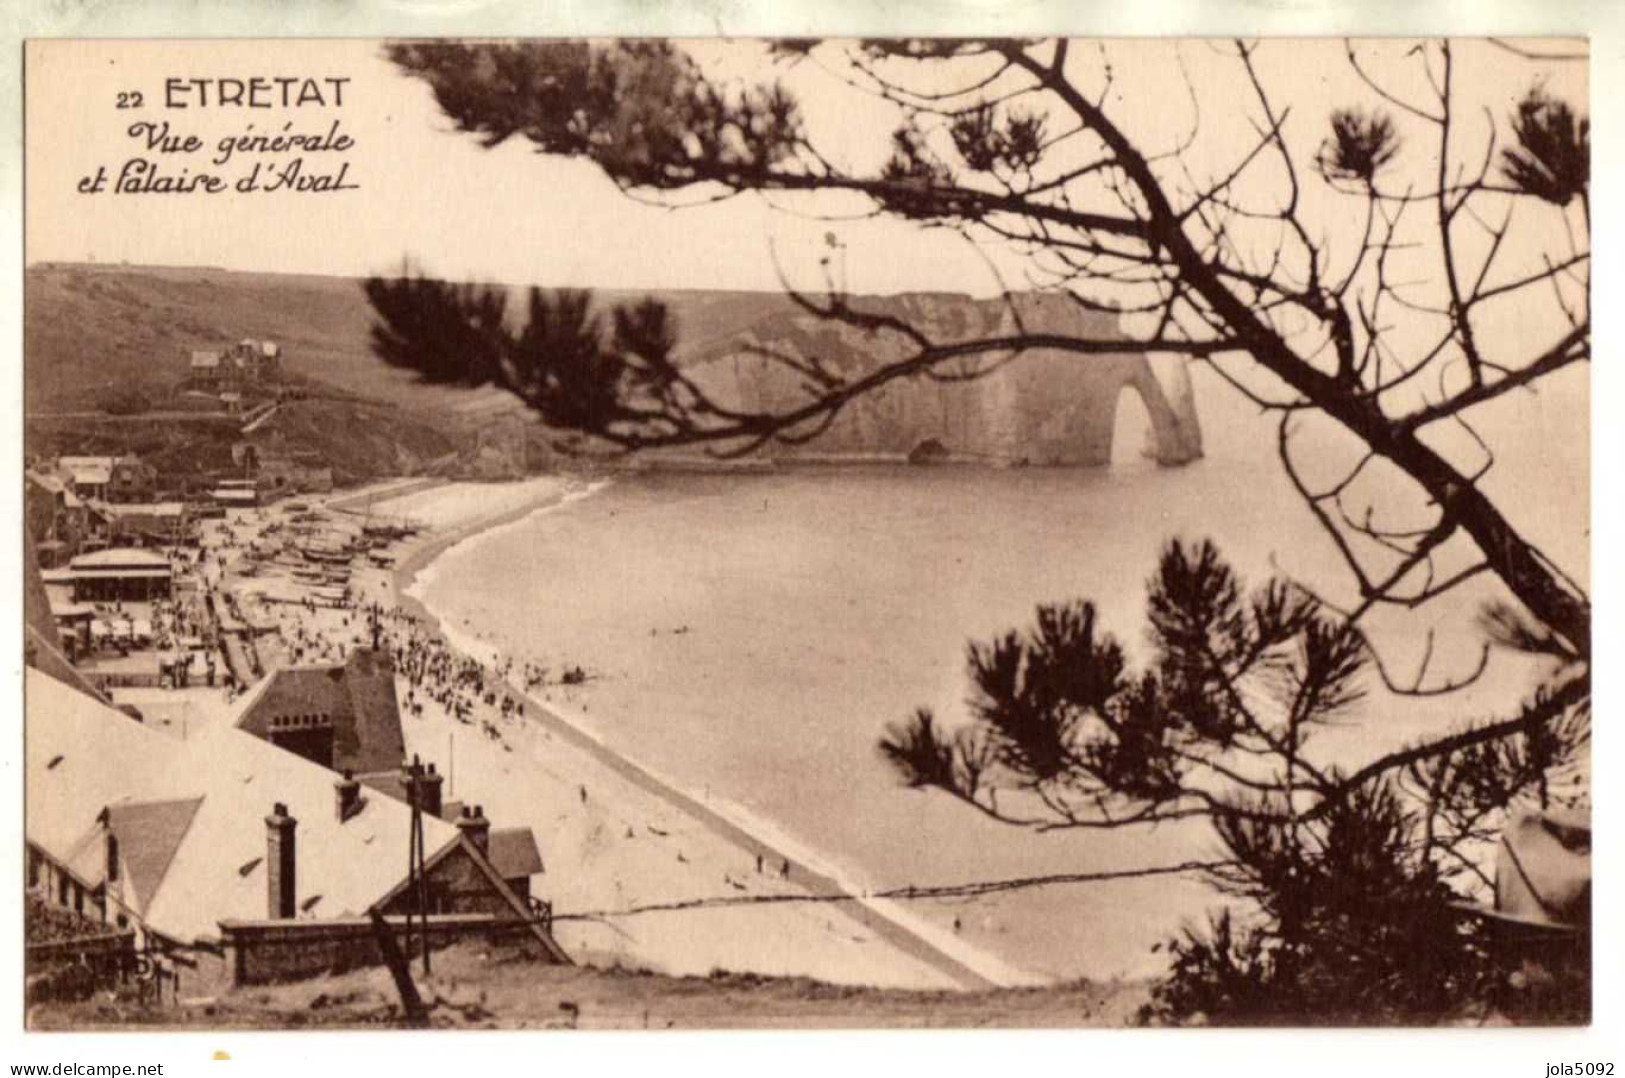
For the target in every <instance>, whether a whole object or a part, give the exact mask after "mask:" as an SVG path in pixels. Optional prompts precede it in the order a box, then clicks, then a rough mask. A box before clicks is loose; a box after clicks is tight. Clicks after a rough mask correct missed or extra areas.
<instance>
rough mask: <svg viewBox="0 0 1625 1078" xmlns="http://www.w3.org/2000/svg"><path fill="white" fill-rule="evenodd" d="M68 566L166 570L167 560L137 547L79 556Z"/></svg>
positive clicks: (75, 567)
mask: <svg viewBox="0 0 1625 1078" xmlns="http://www.w3.org/2000/svg"><path fill="white" fill-rule="evenodd" d="M68 564H69V565H70V566H72V567H73V568H74V569H168V568H169V559H168V558H166V557H164V555H162V554H154V553H153V552H152V551H150V550H142V549H140V548H139V547H112V548H110V549H107V550H98V551H96V552H95V553H94V554H81V555H79V556H78V557H77V558H74V559H73V560H72V561H71V562H69V563H68Z"/></svg>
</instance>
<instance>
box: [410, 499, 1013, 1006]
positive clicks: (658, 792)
mask: <svg viewBox="0 0 1625 1078" xmlns="http://www.w3.org/2000/svg"><path fill="white" fill-rule="evenodd" d="M570 493H571V491H569V490H566V491H564V492H559V493H554V494H551V495H549V496H548V497H546V498H545V499H541V500H538V501H537V502H535V503H532V504H529V505H526V506H523V507H521V508H518V509H515V510H513V511H512V512H508V513H501V514H498V515H496V516H494V517H489V518H485V519H482V520H478V521H475V522H473V523H470V524H467V525H464V526H462V527H458V528H453V529H451V530H449V531H448V532H446V533H445V534H444V535H437V536H433V537H432V538H430V539H429V540H428V541H427V542H425V543H423V544H422V546H420V547H419V548H418V549H415V550H413V551H411V552H410V553H409V554H408V555H407V556H406V557H404V558H403V559H402V560H401V562H400V564H399V565H397V566H396V567H395V569H394V576H393V581H394V588H395V597H396V602H397V604H398V605H399V606H401V607H402V608H403V609H405V610H407V611H409V612H410V613H411V614H413V615H414V616H415V617H417V618H418V619H419V620H420V621H421V622H422V623H423V624H424V625H426V626H428V627H429V628H430V629H431V630H432V631H434V632H435V633H436V634H438V635H439V636H440V637H441V638H442V639H443V640H444V641H445V642H446V644H447V646H448V647H451V648H452V649H453V650H455V651H458V652H462V651H463V650H464V649H463V648H460V647H458V646H457V643H456V641H455V640H454V638H453V637H454V634H453V633H451V632H449V631H448V630H447V629H446V627H445V625H444V622H443V620H442V618H441V617H440V616H439V615H438V614H436V613H435V612H434V611H433V610H432V609H430V608H429V606H428V605H427V604H425V603H424V602H423V601H422V600H421V599H420V598H418V597H417V596H416V595H413V594H411V593H410V590H411V588H412V586H413V584H414V583H415V582H416V581H417V577H418V575H419V574H420V573H421V572H422V571H423V570H424V569H425V568H426V567H427V566H428V565H429V563H430V562H432V561H434V560H435V559H436V558H438V557H439V556H440V555H441V554H443V553H445V552H446V551H447V550H449V549H451V548H452V547H454V546H456V545H458V544H459V543H461V542H463V541H464V540H466V539H470V538H472V537H474V536H476V535H479V534H481V533H483V532H487V531H492V530H495V529H497V528H500V527H503V526H505V525H509V524H514V523H517V522H519V521H520V520H523V519H525V518H526V517H529V516H530V515H531V514H532V513H536V512H540V511H544V510H548V509H553V508H556V507H557V506H559V505H561V504H563V503H564V502H565V501H566V499H567V497H568V495H569V494H570ZM473 657H474V658H479V657H478V656H473ZM509 688H510V689H512V690H513V691H514V692H516V693H518V692H519V690H518V688H517V686H513V685H511V684H510V685H509ZM520 695H522V697H523V699H524V702H525V705H526V717H527V718H530V719H533V720H534V721H536V722H538V723H539V724H540V725H542V726H543V727H544V728H545V729H546V730H547V731H548V732H549V733H551V734H553V735H554V736H556V737H558V738H560V739H561V740H563V741H564V742H566V743H567V744H569V745H571V746H572V747H574V748H576V749H577V750H579V751H581V752H584V753H586V754H587V755H589V756H591V757H592V758H593V759H594V760H595V761H597V762H598V763H599V764H601V765H603V766H604V767H606V768H608V769H610V770H611V771H613V772H614V773H615V774H616V775H618V776H620V777H621V778H622V779H625V780H626V781H627V782H629V783H631V784H632V785H634V786H636V787H638V788H639V789H640V790H642V791H644V792H645V793H648V794H651V795H653V796H655V797H658V798H660V799H661V800H663V801H665V802H666V803H667V804H669V805H670V806H672V807H673V808H674V809H676V810H677V811H679V812H681V813H683V814H685V815H687V816H689V817H690V818H692V819H694V820H695V821H696V822H698V823H700V824H701V825H702V826H704V827H705V828H706V829H708V830H710V831H711V832H712V833H713V834H715V835H717V836H718V837H720V838H722V839H723V840H724V841H726V842H729V843H731V844H732V845H734V846H736V847H738V848H739V849H741V850H743V851H744V852H745V853H746V854H747V855H750V856H757V855H759V856H762V857H764V858H773V859H776V860H789V858H788V857H787V856H786V855H785V853H784V852H783V851H781V850H779V849H777V848H775V847H774V846H771V845H769V844H768V843H767V842H764V841H763V840H762V839H760V838H759V837H757V836H756V835H754V834H752V833H751V832H750V831H748V830H746V829H745V828H744V827H741V826H740V825H739V824H738V823H736V822H735V821H733V820H730V819H729V818H728V817H726V816H725V815H723V814H722V813H720V812H718V811H716V810H715V809H713V808H711V807H709V806H707V805H706V804H704V803H703V802H701V801H700V800H698V799H697V798H695V797H693V796H691V795H689V794H688V793H686V792H684V791H683V790H681V789H680V788H678V787H677V786H675V785H674V784H673V783H670V782H667V781H665V780H664V779H661V778H660V777H658V776H656V775H654V774H653V773H651V772H650V771H648V770H646V769H645V768H643V767H641V766H639V765H638V764H637V763H635V762H633V761H632V760H630V759H628V758H627V757H625V756H623V755H622V754H620V753H619V752H617V751H615V750H614V749H612V748H610V747H609V746H607V745H605V744H604V743H603V742H602V741H600V740H598V739H597V738H596V737H593V736H592V735H591V734H590V733H588V732H587V731H585V730H583V729H582V728H581V727H580V726H578V725H576V724H575V723H573V722H571V721H570V720H569V719H568V718H566V717H565V716H564V715H562V714H560V712H559V711H558V710H557V709H556V708H554V707H552V706H550V705H549V704H547V703H544V702H542V701H539V700H537V699H536V698H535V697H534V696H532V695H531V694H529V693H522V694H520ZM796 868H797V875H798V877H799V878H798V880H797V883H798V884H799V885H800V886H801V888H802V889H803V890H805V891H806V892H808V893H809V894H811V895H815V896H818V897H824V898H835V897H842V896H850V895H851V891H850V889H849V888H847V887H845V886H843V885H842V884H841V883H840V881H839V880H837V879H835V878H834V877H832V876H830V875H827V874H825V873H821V872H818V871H816V870H814V869H812V868H810V867H808V866H807V865H806V864H804V863H801V862H797V863H796ZM845 905H846V910H845V912H847V913H848V914H849V915H850V916H851V917H852V918H853V919H854V920H856V921H858V922H859V923H860V924H862V925H863V926H864V927H865V928H867V929H869V930H870V931H872V932H873V933H874V934H875V935H876V936H877V937H880V938H882V939H884V940H885V941H886V942H887V943H888V944H890V945H891V946H893V947H895V948H897V949H898V950H899V951H901V952H903V953H904V954H906V955H908V956H909V957H911V958H914V959H916V960H918V961H920V962H922V963H924V964H925V965H928V966H930V967H931V968H932V969H934V970H936V971H937V972H939V973H941V974H943V975H944V976H946V977H948V978H949V979H950V980H952V981H953V982H955V983H956V984H958V985H959V986H961V987H962V988H964V989H966V990H971V991H976V990H985V989H989V988H999V987H1006V986H1005V985H1002V984H1001V983H1000V982H998V981H996V980H994V979H993V978H991V977H989V976H987V975H985V974H984V973H982V972H979V971H977V970H976V969H974V968H972V967H971V966H970V965H968V964H966V963H965V962H962V961H960V960H959V959H958V958H955V957H954V956H953V955H951V954H949V953H948V952H947V951H945V950H943V949H942V948H941V947H939V946H937V945H936V944H934V943H932V942H931V941H930V940H928V939H926V938H925V937H924V936H922V935H921V934H919V933H918V932H916V931H914V930H913V929H911V928H909V927H908V926H906V925H904V924H902V923H900V922H899V921H897V920H894V919H893V918H891V917H888V916H887V915H886V914H885V913H884V912H883V911H882V910H880V909H877V908H876V907H875V906H874V905H873V904H871V903H870V902H869V901H867V900H864V899H861V898H860V899H857V900H856V901H853V902H851V903H847V904H845Z"/></svg>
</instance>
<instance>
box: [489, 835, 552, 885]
mask: <svg viewBox="0 0 1625 1078" xmlns="http://www.w3.org/2000/svg"><path fill="white" fill-rule="evenodd" d="M486 859H487V860H488V861H490V862H491V867H492V868H494V869H496V870H497V875H499V876H501V877H502V878H503V879H505V880H517V879H519V878H520V877H521V876H534V875H536V874H537V873H538V872H541V871H543V868H542V851H541V850H539V849H537V848H536V833H535V832H534V831H532V830H531V829H530V828H528V827H503V828H497V829H493V830H492V831H491V844H490V848H489V849H488V850H487V852H486Z"/></svg>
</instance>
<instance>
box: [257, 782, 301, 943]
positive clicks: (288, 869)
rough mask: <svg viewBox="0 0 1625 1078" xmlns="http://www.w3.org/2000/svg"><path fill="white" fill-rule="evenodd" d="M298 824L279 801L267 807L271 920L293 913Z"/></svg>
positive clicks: (267, 872)
mask: <svg viewBox="0 0 1625 1078" xmlns="http://www.w3.org/2000/svg"><path fill="white" fill-rule="evenodd" d="M298 826H299V822H298V821H297V820H295V819H294V818H293V817H292V816H289V815H288V806H287V805H285V804H283V803H282V802H281V801H278V802H276V803H275V804H274V805H272V806H271V815H269V816H267V817H266V818H265V884H266V913H267V915H268V916H269V917H270V918H271V919H272V920H288V919H291V918H292V917H293V916H294V905H295V902H296V900H297V897H298V890H297V887H296V883H297V881H296V880H295V878H294V871H295V866H296V864H297V860H296V858H295V846H294V841H295V840H294V832H295V830H297V828H298Z"/></svg>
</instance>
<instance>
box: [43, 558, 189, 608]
mask: <svg viewBox="0 0 1625 1078" xmlns="http://www.w3.org/2000/svg"><path fill="white" fill-rule="evenodd" d="M67 577H68V580H69V581H70V582H71V583H72V585H73V600H74V602H78V603H97V602H150V601H151V600H153V599H168V598H169V597H170V596H171V594H172V593H173V591H174V585H175V569H174V566H172V565H171V564H170V562H169V558H168V557H166V556H165V555H163V554H159V553H155V552H153V551H150V550H141V549H137V548H133V547H112V548H110V549H108V550H98V551H96V552H95V553H93V554H81V555H79V556H78V557H76V558H74V559H73V560H72V561H71V562H69V563H68V574H67Z"/></svg>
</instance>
